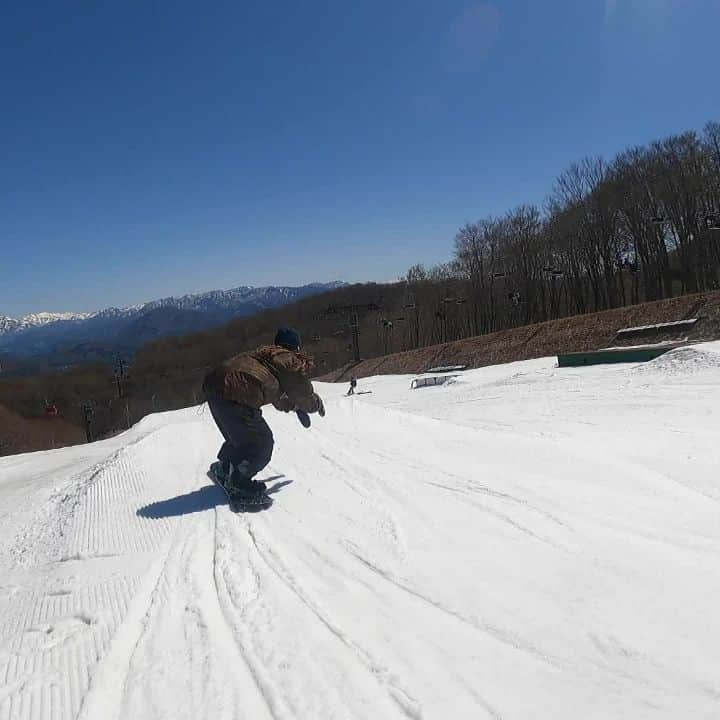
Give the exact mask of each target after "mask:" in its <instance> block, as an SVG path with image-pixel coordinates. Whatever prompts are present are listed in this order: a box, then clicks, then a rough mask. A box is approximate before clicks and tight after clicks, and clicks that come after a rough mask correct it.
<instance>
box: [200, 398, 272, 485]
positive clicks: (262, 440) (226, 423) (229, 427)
mask: <svg viewBox="0 0 720 720" xmlns="http://www.w3.org/2000/svg"><path fill="white" fill-rule="evenodd" d="M208 405H209V407H210V412H211V413H212V416H213V420H215V424H216V425H217V426H218V430H220V432H221V433H222V435H223V437H224V438H225V442H224V443H223V444H222V447H221V448H220V451H219V452H218V460H220V462H222V463H225V462H230V463H232V464H233V465H240V464H241V463H243V462H244V461H246V462H247V463H248V469H247V472H248V475H249V477H253V476H254V475H256V474H257V473H259V472H260V471H261V470H262V469H263V468H264V467H265V466H266V465H267V464H268V463H269V462H270V458H271V457H272V452H273V446H274V444H275V443H274V439H273V434H272V431H271V430H270V427H269V426H268V424H267V423H266V422H265V420H264V419H263V416H262V412H261V411H260V410H256V409H255V408H251V407H248V406H247V405H240V404H238V403H234V402H230V401H229V400H224V399H222V398H210V399H208Z"/></svg>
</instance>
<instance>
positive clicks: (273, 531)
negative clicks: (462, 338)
mask: <svg viewBox="0 0 720 720" xmlns="http://www.w3.org/2000/svg"><path fill="white" fill-rule="evenodd" d="M717 353H720V345H719V344H708V345H703V346H697V347H695V348H693V349H692V352H691V353H688V352H687V351H685V350H683V351H675V353H671V354H668V355H666V356H664V357H663V358H659V359H658V360H656V361H653V363H650V364H647V365H644V366H634V365H614V366H607V367H594V368H582V369H580V368H578V369H562V370H560V369H557V368H556V367H555V361H554V359H542V360H534V361H529V362H522V363H514V364H510V365H505V366H497V367H491V368H485V369H482V370H477V371H472V372H468V373H465V374H463V375H462V376H461V377H459V378H458V379H457V380H456V381H455V382H454V383H452V384H449V385H445V386H440V387H435V388H426V389H420V390H413V391H411V390H410V389H409V385H410V380H411V378H410V377H381V378H374V379H370V380H362V381H360V388H359V389H361V390H363V389H372V391H373V393H372V394H367V395H361V396H357V397H354V398H346V397H343V396H342V393H343V392H344V391H345V387H344V386H333V385H322V386H319V390H320V392H321V393H322V394H323V395H324V396H325V397H326V398H327V403H326V404H327V408H328V415H327V417H326V418H325V419H324V420H321V419H319V418H318V419H316V420H315V422H314V425H313V427H312V429H311V430H309V431H306V430H304V429H303V428H302V427H301V426H300V425H299V424H298V423H297V422H296V420H295V419H294V417H292V416H289V415H281V414H278V413H275V412H268V413H267V417H268V420H269V422H270V424H271V425H272V427H273V429H274V431H275V435H276V441H277V447H276V454H275V457H274V459H273V462H272V465H271V466H270V467H269V468H268V469H267V470H266V471H265V472H264V475H265V476H268V477H269V476H272V475H279V474H282V475H283V477H280V478H276V479H274V480H272V481H271V484H274V485H275V488H276V490H277V493H276V495H275V497H276V502H275V505H274V506H273V507H272V508H271V509H270V510H269V511H267V512H265V513H260V514H255V515H233V514H231V513H230V512H229V511H228V508H227V506H226V505H225V504H224V503H223V497H222V494H221V493H220V491H219V490H218V489H217V488H215V487H214V486H212V485H211V484H210V483H209V481H208V480H207V478H206V476H205V472H206V470H207V467H208V465H209V463H210V461H211V460H212V459H213V455H214V451H215V450H216V447H217V445H218V442H219V436H218V434H217V432H216V430H215V429H214V427H213V425H212V422H211V419H210V416H209V413H208V412H207V411H204V410H203V408H202V407H200V408H190V409H188V410H185V411H180V412H176V413H165V414H158V415H154V416H151V417H148V418H146V419H145V420H144V421H142V422H141V423H139V424H138V425H137V426H136V427H134V428H133V429H132V430H130V431H128V432H127V433H125V434H124V435H122V436H119V437H117V438H114V439H112V440H108V441H104V442H100V443H95V444H93V445H86V446H82V447H76V448H68V449H64V450H57V451H52V452H46V453H36V454H31V455H24V456H16V457H11V458H4V459H1V460H0V520H1V522H0V539H2V543H0V720H9V719H10V718H12V720H21V719H25V718H27V719H28V720H34V719H38V720H46V719H47V720H65V719H66V718H75V717H80V718H83V719H84V720H88V719H95V718H102V719H105V718H108V719H111V718H133V719H135V718H137V719H139V720H144V719H149V718H188V719H190V718H192V719H194V720H195V719H197V718H212V719H213V720H222V719H224V718H227V719H228V720H230V719H231V718H232V719H234V718H253V719H263V718H274V719H276V720H283V719H285V718H308V719H313V720H315V719H320V718H343V719H344V718H373V719H374V718H413V719H418V718H425V719H426V720H427V719H432V718H438V719H440V718H453V719H458V718H462V719H464V718H468V719H469V718H483V717H487V718H503V719H505V718H534V719H535V718H679V717H688V718H689V717H692V718H717V717H720V620H718V611H717V605H718V597H719V596H720V562H719V561H720V506H719V503H718V501H719V500H720V483H718V477H717V468H718V465H719V463H720V443H719V442H718V439H719V438H718V410H717V408H718V407H719V405H720V382H719V381H720V363H718V359H720V356H719V355H718V354H717ZM683 368H685V370H686V371H684V370H683Z"/></svg>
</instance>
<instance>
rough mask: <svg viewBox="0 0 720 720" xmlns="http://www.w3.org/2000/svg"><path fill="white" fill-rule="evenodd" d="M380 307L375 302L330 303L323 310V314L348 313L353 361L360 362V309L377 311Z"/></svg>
mask: <svg viewBox="0 0 720 720" xmlns="http://www.w3.org/2000/svg"><path fill="white" fill-rule="evenodd" d="M381 309H382V308H381V307H380V306H379V305H378V304H377V303H361V304H352V305H330V306H328V308H327V309H326V310H325V316H326V317H327V316H329V315H338V314H349V315H350V322H349V323H348V327H349V328H350V332H351V333H352V354H353V361H354V362H356V363H358V362H360V316H359V314H358V313H359V312H360V311H361V310H367V311H371V312H372V311H378V310H381Z"/></svg>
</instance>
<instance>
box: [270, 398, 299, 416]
mask: <svg viewBox="0 0 720 720" xmlns="http://www.w3.org/2000/svg"><path fill="white" fill-rule="evenodd" d="M273 404H274V405H275V407H276V408H277V409H278V410H280V411H281V412H291V411H292V410H294V409H295V406H294V405H293V404H292V403H291V402H290V398H289V397H288V396H287V395H281V396H280V398H279V400H278V401H277V402H276V403H273Z"/></svg>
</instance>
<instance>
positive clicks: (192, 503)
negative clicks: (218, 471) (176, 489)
mask: <svg viewBox="0 0 720 720" xmlns="http://www.w3.org/2000/svg"><path fill="white" fill-rule="evenodd" d="M277 477H282V476H277ZM272 479H274V478H268V480H272ZM291 482H292V480H281V481H280V482H276V483H274V484H273V485H271V486H269V487H268V489H267V492H268V493H269V494H272V493H276V492H277V491H278V490H280V488H283V487H285V485H289V484H290V483H291ZM227 504H228V499H227V495H225V493H224V492H223V491H222V490H221V489H220V488H219V487H217V485H206V486H205V487H202V488H200V489H199V490H193V491H192V492H189V493H185V494H184V495H177V496H175V497H172V498H168V499H167V500H158V501H157V502H154V503H150V504H149V505H144V506H143V507H141V508H139V509H138V510H137V512H136V515H138V516H139V517H142V518H149V519H152V520H159V519H160V518H169V517H178V516H179V515H191V514H192V513H196V512H203V511H205V510H212V508H214V507H217V506H218V505H227Z"/></svg>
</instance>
